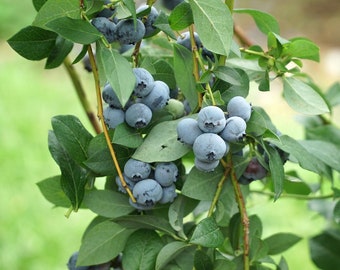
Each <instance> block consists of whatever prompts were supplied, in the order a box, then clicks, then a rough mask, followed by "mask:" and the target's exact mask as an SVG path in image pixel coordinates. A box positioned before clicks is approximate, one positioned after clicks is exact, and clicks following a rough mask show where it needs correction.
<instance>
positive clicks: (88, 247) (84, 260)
mask: <svg viewBox="0 0 340 270" xmlns="http://www.w3.org/2000/svg"><path fill="white" fill-rule="evenodd" d="M133 231H134V230H131V229H128V228H125V227H123V226H121V225H119V224H116V223H114V222H112V221H109V220H108V221H104V222H101V223H99V224H97V225H95V226H93V227H92V228H91V229H90V230H89V231H88V232H87V233H86V235H85V236H84V238H83V241H82V244H81V246H80V250H79V256H78V261H77V263H78V265H95V264H101V263H105V262H108V261H110V260H112V259H113V258H115V257H116V256H117V255H118V254H119V253H120V252H122V251H123V250H124V247H125V243H126V241H127V239H128V237H129V236H130V235H131V233H132V232H133Z"/></svg>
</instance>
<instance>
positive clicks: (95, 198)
mask: <svg viewBox="0 0 340 270" xmlns="http://www.w3.org/2000/svg"><path fill="white" fill-rule="evenodd" d="M83 204H84V205H85V206H86V207H87V208H89V209H90V210H91V211H93V212H94V213H96V214H98V215H100V216H103V217H108V218H116V217H120V216H124V215H127V214H129V213H131V212H133V211H134V210H135V208H133V207H132V206H131V205H130V204H129V199H128V198H127V197H126V196H125V195H123V194H122V193H118V192H114V191H111V190H92V191H90V192H88V193H86V195H85V198H84V200H83Z"/></svg>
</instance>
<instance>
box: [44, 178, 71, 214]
mask: <svg viewBox="0 0 340 270" xmlns="http://www.w3.org/2000/svg"><path fill="white" fill-rule="evenodd" d="M37 185H38V187H39V190H40V192H41V193H42V194H43V196H44V197H45V199H46V200H48V201H49V202H50V203H53V204H54V205H55V206H60V207H67V208H68V207H70V200H69V199H68V198H67V196H66V195H65V193H64V192H63V190H62V189H61V185H60V175H57V176H53V177H49V178H46V179H44V180H42V181H40V182H38V183H37Z"/></svg>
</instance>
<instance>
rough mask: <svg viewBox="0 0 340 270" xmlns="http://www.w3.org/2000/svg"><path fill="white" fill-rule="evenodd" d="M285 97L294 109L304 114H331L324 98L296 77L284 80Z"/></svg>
mask: <svg viewBox="0 0 340 270" xmlns="http://www.w3.org/2000/svg"><path fill="white" fill-rule="evenodd" d="M283 97H284V99H285V100H286V101H287V103H288V105H289V106H290V107H291V108H292V109H294V110H295V111H297V112H299V113H302V114H307V115H316V114H323V113H328V112H329V109H328V106H327V104H326V102H325V101H324V100H323V98H322V97H321V96H320V95H319V94H318V93H317V92H316V91H315V90H314V89H313V88H312V87H310V86H309V85H308V84H306V83H304V82H302V81H300V80H298V79H295V78H294V77H285V78H284V79H283Z"/></svg>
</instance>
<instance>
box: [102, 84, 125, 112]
mask: <svg viewBox="0 0 340 270" xmlns="http://www.w3.org/2000/svg"><path fill="white" fill-rule="evenodd" d="M102 97H103V100H104V102H105V103H107V104H109V105H110V106H111V107H113V108H116V109H122V104H120V101H119V99H118V96H117V95H116V93H115V92H114V90H113V89H112V87H111V85H110V84H109V83H107V84H106V85H105V86H104V88H103V92H102Z"/></svg>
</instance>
